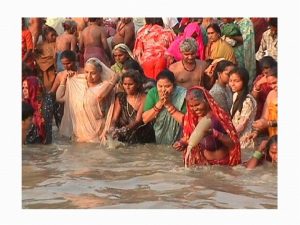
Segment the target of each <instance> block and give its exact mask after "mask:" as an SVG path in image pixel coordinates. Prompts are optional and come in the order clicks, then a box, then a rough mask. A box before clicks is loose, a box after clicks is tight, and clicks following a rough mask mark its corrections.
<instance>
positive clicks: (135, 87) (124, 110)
mask: <svg viewBox="0 0 300 225" xmlns="http://www.w3.org/2000/svg"><path fill="white" fill-rule="evenodd" d="M121 81H122V85H123V89H124V90H125V92H119V93H117V96H116V100H115V108H114V113H113V120H112V125H111V130H112V131H113V137H116V138H118V140H119V141H122V142H128V143H147V142H155V136H154V130H153V127H152V125H151V124H150V123H148V124H144V123H143V120H142V113H143V108H144V102H145V100H146V94H145V93H144V90H143V86H142V85H143V83H142V75H141V74H140V73H139V72H138V71H137V70H129V71H127V72H125V73H124V74H123V75H122V78H121Z"/></svg>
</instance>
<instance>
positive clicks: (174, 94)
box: [142, 69, 186, 144]
mask: <svg viewBox="0 0 300 225" xmlns="http://www.w3.org/2000/svg"><path fill="white" fill-rule="evenodd" d="M185 94H186V89H185V88H183V87H180V86H177V85H176V84H175V77H174V74H173V73H172V72H171V71H170V70H167V69H166V70H163V71H161V72H160V73H159V74H158V76H157V84H156V87H154V88H152V89H151V90H150V91H149V92H148V94H147V97H146V102H145V105H144V113H143V115H142V117H143V122H144V123H145V124H147V123H149V122H151V121H153V122H154V125H153V128H154V132H155V139H156V143H158V144H172V143H173V142H174V141H175V140H176V139H177V138H178V136H179V134H180V125H181V123H182V118H183V116H184V113H185V111H186V108H185V104H184V103H185Z"/></svg>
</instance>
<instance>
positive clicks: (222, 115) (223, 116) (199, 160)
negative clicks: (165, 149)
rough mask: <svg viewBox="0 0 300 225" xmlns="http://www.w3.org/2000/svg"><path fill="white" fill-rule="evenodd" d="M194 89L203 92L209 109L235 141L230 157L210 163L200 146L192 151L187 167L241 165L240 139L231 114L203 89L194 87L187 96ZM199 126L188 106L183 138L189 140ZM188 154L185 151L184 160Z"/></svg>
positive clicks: (196, 118)
mask: <svg viewBox="0 0 300 225" xmlns="http://www.w3.org/2000/svg"><path fill="white" fill-rule="evenodd" d="M194 89H198V90H201V91H202V92H203V94H204V96H205V98H206V100H207V102H208V104H209V107H210V109H211V113H212V114H213V116H214V117H215V118H216V119H217V120H219V121H220V123H221V125H222V126H223V128H224V130H225V131H226V133H227V135H228V136H229V137H230V139H231V140H232V141H233V143H234V144H233V146H232V147H231V149H229V157H225V158H224V159H222V160H209V161H208V160H207V159H206V158H205V156H204V155H203V151H204V149H202V148H201V145H200V144H198V145H197V146H196V147H194V148H193V149H192V151H191V157H190V159H189V161H188V164H187V165H188V166H192V165H207V164H211V165H214V164H218V165H229V166H235V165H237V164H239V163H241V148H240V142H239V137H238V135H237V132H236V130H235V128H234V126H233V124H232V122H231V118H230V116H229V114H228V113H226V112H225V111H224V110H223V109H222V108H221V107H220V106H218V104H217V103H216V102H215V100H214V99H213V97H212V96H211V95H210V94H209V92H208V91H207V90H206V89H204V88H203V87H200V86H194V87H192V88H190V89H189V90H188V93H187V95H188V94H189V92H190V91H192V90H194ZM197 124H198V116H197V115H195V114H193V113H192V111H191V108H190V107H189V106H188V105H187V113H186V114H185V116H184V118H183V136H184V137H185V138H186V140H188V139H189V137H190V136H191V134H192V132H193V131H194V129H195V127H196V126H197ZM186 152H187V149H185V150H184V153H183V159H184V158H185V155H186Z"/></svg>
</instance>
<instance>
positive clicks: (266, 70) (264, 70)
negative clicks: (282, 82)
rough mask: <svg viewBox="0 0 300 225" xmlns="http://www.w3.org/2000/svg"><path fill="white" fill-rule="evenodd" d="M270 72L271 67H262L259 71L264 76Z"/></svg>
mask: <svg viewBox="0 0 300 225" xmlns="http://www.w3.org/2000/svg"><path fill="white" fill-rule="evenodd" d="M270 72H271V68H270V67H264V68H263V69H262V71H261V73H262V74H263V75H264V76H268V75H270Z"/></svg>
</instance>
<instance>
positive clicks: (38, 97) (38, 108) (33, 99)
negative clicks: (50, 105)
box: [24, 76, 46, 140]
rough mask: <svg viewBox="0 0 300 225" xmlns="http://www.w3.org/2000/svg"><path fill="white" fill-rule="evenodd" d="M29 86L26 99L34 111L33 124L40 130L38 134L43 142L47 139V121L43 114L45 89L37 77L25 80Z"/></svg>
mask: <svg viewBox="0 0 300 225" xmlns="http://www.w3.org/2000/svg"><path fill="white" fill-rule="evenodd" d="M24 81H27V85H28V95H29V97H28V99H24V101H25V102H27V103H29V104H30V105H31V106H32V108H33V109H34V113H33V124H34V125H35V126H36V127H37V129H38V134H39V136H40V137H41V139H42V140H44V139H45V138H46V130H45V120H44V117H43V113H42V105H43V97H44V88H43V86H42V83H41V81H40V80H39V79H38V78H37V77H35V76H29V77H26V78H25V79H24Z"/></svg>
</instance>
